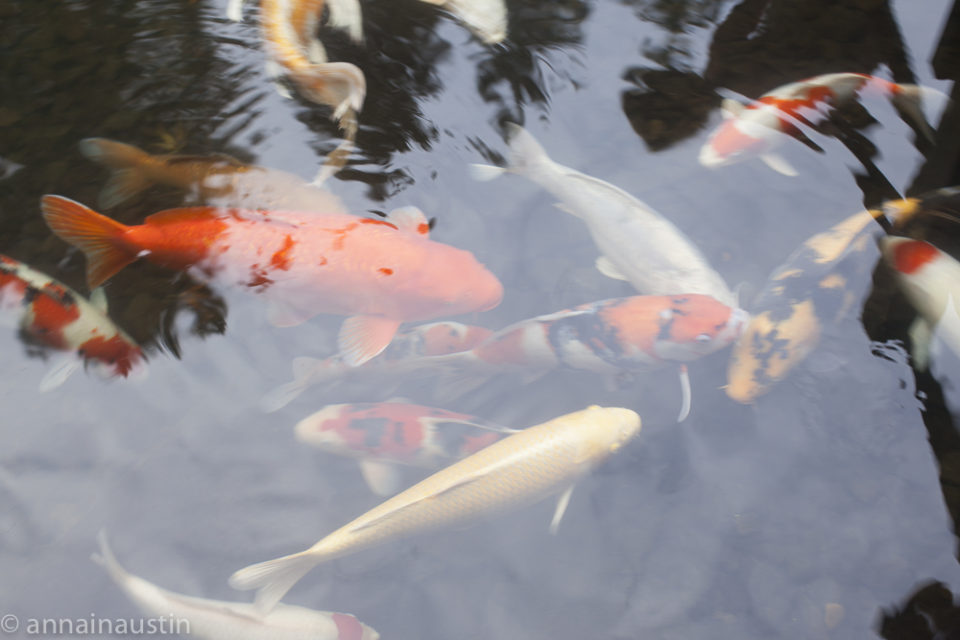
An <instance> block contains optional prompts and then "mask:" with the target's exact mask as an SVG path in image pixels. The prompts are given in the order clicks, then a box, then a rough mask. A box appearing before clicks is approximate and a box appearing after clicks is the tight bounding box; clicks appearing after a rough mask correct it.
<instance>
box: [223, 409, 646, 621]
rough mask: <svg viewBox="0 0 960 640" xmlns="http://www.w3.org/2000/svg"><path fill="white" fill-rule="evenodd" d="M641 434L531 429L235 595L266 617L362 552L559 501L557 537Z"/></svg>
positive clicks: (599, 428)
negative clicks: (316, 577)
mask: <svg viewBox="0 0 960 640" xmlns="http://www.w3.org/2000/svg"><path fill="white" fill-rule="evenodd" d="M639 432H640V416H638V415H637V414H636V413H635V412H633V411H631V410H629V409H620V408H601V407H597V406H592V407H589V408H587V409H585V410H583V411H577V412H574V413H570V414H567V415H564V416H560V417H559V418H554V419H553V420H550V421H549V422H545V423H543V424H540V425H537V426H533V427H529V428H527V429H524V430H523V431H521V432H520V433H515V434H513V435H511V436H509V437H507V438H504V439H503V440H500V441H499V442H495V443H493V444H492V445H490V446H488V447H486V448H485V449H481V450H480V451H478V452H477V453H475V454H473V455H471V456H470V457H468V458H464V459H463V460H460V461H459V462H455V463H454V464H452V465H450V466H449V467H447V468H445V469H442V470H441V471H438V472H437V473H435V474H433V475H432V476H430V477H429V478H427V479H425V480H423V481H421V482H419V483H417V484H415V485H413V486H412V487H410V488H409V489H407V490H406V491H403V492H402V493H400V494H398V495H396V496H394V497H393V498H390V499H389V500H387V501H386V502H383V503H382V504H380V505H379V506H377V507H374V508H373V509H371V510H370V511H368V512H366V513H364V514H363V515H361V516H360V517H358V518H356V519H355V520H353V521H352V522H350V523H348V524H346V525H344V526H343V527H341V528H339V529H337V530H336V531H334V532H333V533H331V534H329V535H328V536H326V537H325V538H323V539H322V540H320V541H319V542H317V543H316V544H315V545H313V546H312V547H310V548H309V549H307V550H306V551H301V552H300V553H295V554H293V555H289V556H285V557H282V558H277V559H276V560H269V561H267V562H261V563H260V564H255V565H251V566H249V567H246V568H244V569H240V570H239V571H237V572H236V573H234V574H233V575H232V576H231V577H230V586H232V587H233V588H235V589H241V590H248V589H258V590H259V591H258V593H257V597H256V605H257V606H259V607H260V608H261V610H263V611H269V610H270V609H271V608H272V607H273V606H274V605H275V604H276V603H277V602H279V600H280V599H281V598H283V596H284V595H285V594H286V593H287V591H289V590H290V588H291V587H292V586H293V585H294V584H295V583H296V582H297V581H298V580H300V578H302V577H303V576H304V575H305V574H306V573H307V572H308V571H310V570H311V569H312V568H314V567H315V566H316V565H318V564H320V563H323V562H327V561H329V560H332V559H334V558H338V557H341V556H345V555H348V554H351V553H355V552H357V551H360V550H361V549H365V548H367V547H371V546H374V545H377V544H381V543H384V542H388V541H393V540H396V539H399V538H404V537H407V536H410V535H416V534H420V533H424V532H427V531H432V530H435V529H440V528H443V527H450V526H462V525H465V524H470V523H473V522H474V521H476V520H478V519H480V518H483V517H485V516H489V515H493V514H496V513H501V512H504V511H508V510H513V509H516V508H518V507H521V506H524V505H527V504H532V503H534V502H537V501H539V500H541V499H543V498H545V497H547V496H549V495H551V494H555V493H561V492H562V494H561V497H560V500H559V502H558V504H557V509H556V511H555V512H554V517H553V521H552V522H551V526H550V528H551V532H555V531H556V529H557V527H558V526H559V524H560V520H561V518H562V517H563V513H564V511H565V509H566V506H567V504H568V503H569V500H570V494H571V493H572V491H573V485H574V483H575V482H576V481H577V480H578V479H579V478H580V477H581V476H583V475H584V474H586V473H587V472H588V471H589V470H590V469H592V468H594V467H595V466H597V465H598V464H600V463H601V462H603V461H604V460H606V459H607V458H608V457H609V456H610V455H611V454H613V453H614V452H616V451H617V450H618V449H620V448H621V447H622V446H623V445H624V444H626V443H627V442H628V441H629V440H631V439H632V438H633V437H635V436H636V435H637V434H638V433H639Z"/></svg>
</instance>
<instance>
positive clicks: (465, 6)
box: [422, 0, 507, 44]
mask: <svg viewBox="0 0 960 640" xmlns="http://www.w3.org/2000/svg"><path fill="white" fill-rule="evenodd" d="M422 1H423V2H426V3H427V4H435V5H437V6H438V7H442V8H444V9H446V10H447V11H449V12H450V13H452V14H453V15H455V16H456V17H457V18H459V19H460V21H461V22H463V23H464V24H465V25H467V28H469V29H470V30H471V31H473V33H474V34H475V35H476V36H477V37H478V38H480V40H482V41H483V42H485V43H486V44H497V43H498V42H503V39H504V38H506V37H507V5H506V3H504V0H422Z"/></svg>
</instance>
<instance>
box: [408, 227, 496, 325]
mask: <svg viewBox="0 0 960 640" xmlns="http://www.w3.org/2000/svg"><path fill="white" fill-rule="evenodd" d="M430 245H431V246H430V249H429V250H428V251H426V252H424V253H423V254H422V256H421V257H422V261H421V262H420V263H419V264H417V265H411V266H415V268H411V269H410V270H409V271H408V272H407V274H406V277H404V274H403V273H402V272H401V270H400V269H401V268H402V267H398V269H397V271H396V275H397V276H400V277H399V278H397V279H396V280H395V283H394V286H393V290H394V291H395V292H396V295H397V297H398V300H399V301H400V305H401V306H403V307H404V311H403V314H404V315H405V319H407V320H428V319H431V318H436V317H438V316H444V315H456V314H459V313H472V312H474V311H487V310H489V309H493V308H494V307H496V306H497V305H498V304H500V300H501V299H502V298H503V285H502V284H501V283H500V280H499V279H497V277H496V276H495V275H493V273H491V272H490V271H489V270H488V269H487V268H486V267H485V266H483V265H482V264H480V262H479V261H477V259H476V258H475V257H474V255H473V254H472V253H470V252H469V251H464V250H462V249H457V248H455V247H451V246H449V245H445V244H441V243H438V242H432V241H431V242H430Z"/></svg>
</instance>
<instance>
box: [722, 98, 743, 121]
mask: <svg viewBox="0 0 960 640" xmlns="http://www.w3.org/2000/svg"><path fill="white" fill-rule="evenodd" d="M745 108H746V107H744V106H743V103H741V102H738V101H736V100H734V99H733V98H724V99H723V101H722V102H721V103H720V113H721V114H722V115H723V117H724V119H725V120H729V119H730V118H736V117H737V116H739V115H740V114H741V113H743V110H744V109H745Z"/></svg>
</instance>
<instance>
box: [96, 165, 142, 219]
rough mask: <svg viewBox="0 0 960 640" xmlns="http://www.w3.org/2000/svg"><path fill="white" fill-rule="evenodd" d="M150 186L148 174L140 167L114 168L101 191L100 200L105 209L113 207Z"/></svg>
mask: <svg viewBox="0 0 960 640" xmlns="http://www.w3.org/2000/svg"><path fill="white" fill-rule="evenodd" d="M149 186H150V181H149V180H148V179H147V176H146V175H145V174H144V173H143V171H141V170H140V167H124V168H120V169H114V170H113V173H112V174H111V175H110V177H109V178H108V179H107V183H106V184H105V185H104V187H103V189H102V190H101V191H100V198H99V200H98V202H99V204H100V207H101V208H103V209H112V208H113V207H116V206H117V205H119V204H122V203H123V202H126V201H127V200H129V199H130V198H132V197H134V196H135V195H137V194H138V193H140V192H141V191H143V190H144V189H146V188H147V187H149Z"/></svg>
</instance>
